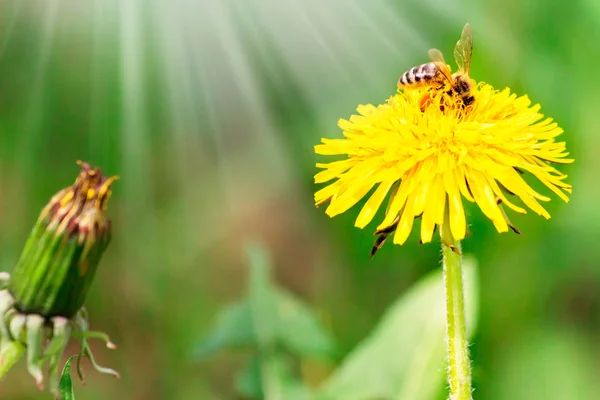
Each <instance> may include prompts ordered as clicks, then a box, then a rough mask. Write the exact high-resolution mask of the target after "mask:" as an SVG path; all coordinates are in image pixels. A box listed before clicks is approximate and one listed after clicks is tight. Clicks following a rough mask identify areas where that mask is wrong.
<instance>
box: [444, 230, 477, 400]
mask: <svg viewBox="0 0 600 400" xmlns="http://www.w3.org/2000/svg"><path fill="white" fill-rule="evenodd" d="M446 222H448V221H446ZM441 236H442V251H443V256H444V283H445V287H446V340H447V346H448V348H447V353H448V383H449V385H450V400H471V399H472V398H473V397H472V394H471V363H470V360H469V348H468V343H467V328H466V323H465V304H464V291H463V277H462V266H461V250H460V242H459V241H458V240H455V239H454V237H453V236H452V232H451V231H450V224H448V223H445V224H443V225H442V227H441Z"/></svg>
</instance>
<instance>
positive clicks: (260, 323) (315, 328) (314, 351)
mask: <svg viewBox="0 0 600 400" xmlns="http://www.w3.org/2000/svg"><path fill="white" fill-rule="evenodd" d="M248 253H249V259H250V270H251V274H250V282H249V291H248V292H249V293H248V298H247V299H245V300H242V301H240V302H238V303H236V304H234V305H232V306H230V307H227V308H226V309H224V310H223V311H221V313H220V315H219V317H218V319H217V322H216V324H215V327H214V328H213V330H212V331H211V332H210V333H209V334H208V335H207V336H206V338H205V339H204V340H202V341H201V342H200V344H199V345H198V346H197V347H196V349H195V351H194V355H195V356H196V357H200V358H204V357H207V356H209V355H211V354H213V353H215V352H217V351H219V350H222V349H225V348H230V347H239V346H248V347H251V346H253V347H255V348H257V349H259V350H261V351H268V350H270V349H271V348H274V347H276V346H279V345H280V346H283V347H284V348H285V349H286V350H288V351H290V352H292V353H293V354H295V355H297V356H300V357H317V358H318V357H321V358H330V357H331V356H332V355H333V353H334V350H335V341H334V339H333V337H332V336H331V334H329V332H327V331H326V330H325V329H324V328H323V327H322V326H321V324H320V323H319V321H318V319H317V318H316V317H315V316H314V315H313V312H312V310H311V309H310V308H309V307H307V306H306V305H304V304H303V303H302V302H301V301H300V300H298V299H297V298H296V297H295V296H293V295H292V294H291V293H289V292H288V291H286V290H283V289H281V288H278V287H276V286H275V285H273V284H272V282H271V280H270V278H269V272H270V266H269V261H268V258H267V255H266V253H265V251H264V250H262V249H261V248H260V247H257V246H253V247H250V248H249V251H248Z"/></svg>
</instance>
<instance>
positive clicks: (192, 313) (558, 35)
mask: <svg viewBox="0 0 600 400" xmlns="http://www.w3.org/2000/svg"><path fill="white" fill-rule="evenodd" d="M466 22H469V23H470V24H471V25H472V26H473V31H474V42H475V44H474V46H475V48H474V56H473V62H472V71H471V72H472V73H471V75H472V76H473V77H474V78H475V79H476V80H485V81H487V82H489V83H491V84H493V85H494V86H496V87H498V88H503V87H505V86H510V87H511V88H512V89H513V90H514V91H515V92H516V93H519V94H525V93H526V94H528V95H529V96H530V97H531V98H532V100H533V101H534V102H536V103H537V102H539V103H540V104H542V106H543V107H542V112H544V113H545V114H547V115H549V116H552V117H553V118H555V119H556V120H557V121H558V122H559V124H560V125H561V126H562V127H563V128H564V130H565V134H564V135H563V136H562V137H561V138H562V139H563V140H566V141H567V143H568V146H567V148H568V149H569V151H570V152H571V154H572V155H573V157H574V158H575V159H576V163H575V164H573V165H569V166H566V167H560V169H561V170H562V171H563V172H565V173H567V174H569V179H568V182H569V183H571V184H572V185H573V188H574V190H573V195H572V198H571V201H570V203H569V204H567V205H565V204H564V203H562V202H561V201H560V200H559V199H557V198H556V197H553V200H552V202H551V203H550V204H549V205H548V209H549V211H550V212H551V214H552V219H551V220H550V221H545V220H544V219H543V218H540V217H538V216H536V215H533V214H532V213H529V214H528V215H525V216H521V215H514V214H511V218H512V221H513V222H514V223H515V224H516V225H517V226H518V227H519V228H520V230H521V231H522V232H523V235H522V236H517V235H514V234H508V233H507V234H502V235H499V234H497V233H496V232H495V230H494V228H493V225H492V224H491V222H489V221H487V220H485V218H484V217H483V215H482V214H481V212H480V211H479V210H477V209H475V208H471V209H470V210H469V213H470V214H469V216H468V220H469V222H470V224H471V225H470V231H471V233H472V235H471V236H470V237H469V238H467V239H466V240H465V241H464V244H463V246H464V251H465V252H466V253H471V254H473V255H474V256H475V257H476V258H477V259H478V262H479V302H480V303H479V316H478V321H479V325H478V328H477V333H476V335H475V337H474V339H473V344H472V346H471V350H472V354H473V359H474V385H475V398H477V399H492V400H496V399H497V400H504V399H598V398H600V268H599V260H600V246H598V243H597V241H598V239H599V238H600V213H599V200H600V185H599V184H598V176H599V175H598V172H600V161H599V160H600V157H598V156H597V154H598V152H599V151H600V134H598V130H599V129H600V114H599V113H598V109H600V96H598V91H599V89H600V79H599V78H598V74H597V71H598V63H599V62H600V52H599V51H598V42H599V40H600V31H599V29H598V26H599V25H600V3H598V2H594V1H590V0H588V1H579V0H575V1H569V2H559V1H543V0H535V1H530V2H521V1H517V0H507V1H499V0H487V1H483V2H475V1H473V0H462V1H440V0H438V1H436V0H427V1H418V2H417V1H397V0H394V1H392V0H369V1H366V0H363V1H361V0H337V1H336V0H221V1H204V0H199V1H191V0H163V1H158V0H88V1H81V0H79V1H76V0H21V1H18V0H17V1H15V0H11V1H9V0H4V1H1V2H0V250H1V254H2V256H1V258H0V262H1V267H2V268H0V269H3V270H10V269H11V268H12V265H13V264H14V263H15V262H16V260H17V258H18V256H19V253H20V251H21V248H22V245H23V243H24V241H25V239H26V237H27V235H28V232H29V230H30V229H31V227H32V224H33V222H34V220H35V218H36V217H37V214H38V212H39V211H40V210H41V208H42V207H43V205H44V203H45V202H46V201H47V200H48V199H49V197H50V196H51V195H52V194H53V193H54V192H56V191H57V190H58V189H59V188H62V187H64V186H67V185H69V184H70V183H71V182H72V180H73V179H74V178H75V176H76V174H77V167H76V165H75V161H76V160H78V159H83V160H86V161H89V162H91V163H93V164H95V165H98V166H100V167H101V168H102V169H103V171H104V172H105V173H106V174H118V175H120V176H121V180H120V181H118V182H117V183H116V184H115V186H114V194H113V198H112V199H111V202H110V208H109V215H110V217H111V218H112V220H113V224H114V239H113V240H114V241H113V243H112V245H111V246H110V247H109V249H108V251H107V253H106V255H105V257H104V259H103V262H102V264H101V268H100V270H99V272H98V274H97V277H96V280H95V284H94V286H93V288H92V290H91V293H90V295H89V297H88V301H87V305H88V309H89V311H90V315H91V326H92V328H93V329H94V328H95V329H101V330H103V331H106V332H108V333H109V334H111V336H112V339H113V341H114V342H115V343H117V345H118V346H119V349H118V350H117V351H114V352H112V351H109V350H107V349H105V348H103V346H101V345H100V344H96V345H95V346H94V349H95V352H96V356H97V358H98V360H99V361H100V362H102V363H103V364H105V365H108V366H111V367H114V368H115V369H117V370H118V371H120V372H121V374H122V376H123V378H122V379H121V380H120V381H116V380H114V379H112V378H110V377H104V376H99V374H97V373H95V372H94V371H93V370H92V369H91V368H87V371H88V383H87V385H86V387H83V388H82V387H81V386H80V385H79V384H78V383H77V384H76V394H77V398H78V399H85V400H95V399H140V400H141V399H144V400H146V399H148V400H153V399H236V398H239V397H238V395H237V394H236V392H235V390H234V389H233V380H234V379H233V375H234V373H235V372H236V371H238V370H239V369H240V368H241V367H242V365H243V364H244V359H245V354H244V353H243V352H236V351H227V352H221V353H219V354H218V355H216V356H214V357H211V358H209V359H207V360H202V361H198V360H194V359H193V357H192V356H191V352H192V349H193V348H194V346H195V344H196V343H197V342H198V341H199V340H200V338H202V337H203V336H204V335H205V334H206V333H207V332H208V331H209V330H210V329H211V327H212V326H213V324H214V320H215V318H216V316H217V314H218V313H219V310H221V309H222V308H223V307H224V306H225V305H228V304H230V303H232V302H234V301H236V300H238V299H240V298H242V297H243V296H244V294H245V291H246V289H245V288H246V281H247V277H248V269H247V266H246V264H247V263H246V256H245V252H244V245H245V243H246V242H247V241H249V240H251V241H258V242H260V243H262V244H263V246H265V247H266V248H267V249H268V250H269V252H270V254H271V258H272V260H273V266H274V277H275V278H274V279H275V280H276V281H277V282H278V283H279V285H280V286H283V287H285V288H287V289H288V290H290V291H291V292H293V293H295V294H296V295H297V296H298V297H300V298H302V299H304V301H305V302H306V303H308V304H310V306H311V307H312V308H313V309H314V310H315V312H316V314H317V315H318V316H319V318H320V320H321V321H322V322H323V323H324V324H325V326H326V327H327V329H328V330H329V331H331V332H332V333H333V335H334V336H335V338H336V340H337V343H338V353H339V354H338V356H337V357H336V358H335V359H334V360H332V361H331V362H329V363H327V362H320V363H313V364H309V365H308V366H307V367H306V368H305V369H304V370H303V374H304V375H305V376H304V377H305V379H306V380H307V381H309V382H311V383H314V384H316V383H318V382H320V381H321V380H322V379H324V378H325V377H326V376H327V374H328V373H329V371H331V370H332V369H333V368H335V365H336V364H337V363H339V362H340V361H341V360H342V359H343V357H344V356H345V355H346V354H347V353H348V352H350V351H351V350H352V349H353V348H354V347H355V346H356V345H357V343H359V342H360V341H361V339H363V338H364V337H365V336H366V335H367V334H368V333H369V332H370V331H371V330H372V329H373V327H374V326H375V325H376V324H377V321H378V320H379V318H380V317H381V315H382V313H383V312H384V311H385V309H386V308H387V307H388V306H389V305H390V304H391V303H392V302H393V301H394V300H395V299H396V298H397V297H398V296H400V295H401V294H402V293H404V291H405V290H407V289H408V288H409V287H411V286H412V285H413V284H414V283H415V282H416V281H418V280H419V279H420V278H421V277H422V276H424V275H425V274H426V273H428V272H429V271H432V270H434V269H436V268H438V265H439V248H438V246H437V244H435V243H433V244H429V245H423V246H419V245H418V244H417V241H418V237H417V236H418V235H415V234H414V233H415V232H413V235H412V239H410V240H409V241H408V243H407V244H406V245H404V246H402V247H399V246H393V245H392V244H389V243H388V244H386V245H385V246H384V247H383V249H381V250H380V252H379V253H378V254H377V256H376V257H375V258H374V259H372V260H371V259H369V250H370V247H371V246H372V243H373V239H374V237H373V236H372V233H373V231H374V229H375V224H371V225H370V226H369V227H368V228H367V229H365V230H364V231H361V230H359V229H356V228H353V221H354V218H355V217H356V215H357V213H358V207H355V208H354V209H352V210H351V211H349V212H347V213H345V214H344V215H343V216H339V217H336V218H334V219H329V218H328V217H327V216H326V215H325V214H324V212H323V210H322V209H316V208H315V207H314V205H313V199H312V196H313V192H314V190H315V185H314V184H313V181H312V179H313V178H312V177H313V175H314V173H315V172H316V168H315V162H316V161H317V158H316V157H315V155H314V152H313V146H314V145H315V144H317V143H318V142H319V140H320V138H321V137H339V136H340V135H341V132H340V130H339V129H338V128H337V126H336V123H337V120H338V119H339V118H347V117H349V116H350V115H351V114H352V113H353V112H354V109H355V107H356V106H357V105H358V104H365V103H374V104H379V103H382V102H383V101H385V99H387V98H388V97H389V96H390V95H392V94H393V93H394V91H395V89H396V81H397V79H398V77H399V76H400V74H402V73H403V72H404V71H405V70H406V69H408V68H410V67H412V66H413V65H416V64H420V63H422V62H426V61H427V50H428V49H429V48H430V47H437V48H440V49H441V50H442V51H443V52H444V53H445V54H446V58H447V59H448V60H450V59H451V52H452V48H453V46H454V43H455V42H456V40H457V39H458V37H459V35H460V31H461V29H462V27H463V25H464V24H465V23H466ZM542 193H548V192H547V191H542ZM75 351H76V348H75V347H73V348H72V349H71V351H70V353H74V352H75ZM395 357H398V358H402V354H396V355H395ZM441 368H443V367H441ZM0 397H1V398H3V399H16V400H22V399H44V398H50V396H49V394H48V393H41V392H38V391H37V389H36V388H35V385H34V383H33V380H32V379H31V378H30V377H29V376H28V375H27V374H26V368H25V365H24V364H23V363H21V364H19V366H18V367H17V368H15V370H14V371H11V373H10V374H9V375H8V377H7V378H6V379H4V380H3V382H2V383H1V384H0ZM342 400H343V399H342ZM408 400H410V399H408Z"/></svg>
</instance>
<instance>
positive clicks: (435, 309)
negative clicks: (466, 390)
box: [317, 258, 477, 400]
mask: <svg viewBox="0 0 600 400" xmlns="http://www.w3.org/2000/svg"><path fill="white" fill-rule="evenodd" d="M463 279H464V287H465V292H466V293H465V303H466V310H465V313H466V318H467V324H468V327H467V329H468V331H469V333H470V334H471V335H472V333H473V331H474V327H475V320H476V315H477V313H476V309H477V307H476V305H477V296H476V293H477V289H476V283H477V279H476V267H475V261H474V260H473V259H471V258H466V259H465V260H464V262H463ZM445 320H446V313H445V295H444V282H443V276H442V271H441V269H439V270H438V271H436V272H434V273H432V274H430V275H429V276H428V277H426V278H424V279H422V280H421V281H420V282H418V283H417V284H416V285H415V286H413V287H412V288H411V289H410V290H409V291H408V292H407V293H406V294H405V295H403V296H402V297H401V298H400V299H398V300H397V301H396V303H394V304H393V305H392V306H391V307H390V308H389V309H388V310H387V311H386V313H385V315H384V316H383V318H382V319H381V322H380V323H379V324H378V326H377V327H376V328H375V330H374V331H373V332H372V333H371V335H370V336H369V337H367V338H366V339H365V340H364V341H363V342H362V343H360V344H359V346H358V347H357V348H356V350H354V351H353V352H352V353H351V354H350V355H349V356H348V357H347V358H346V360H345V361H344V362H343V363H342V365H341V366H340V367H339V368H338V370H337V371H336V372H335V373H334V375H333V376H331V377H330V378H329V379H328V380H327V381H326V382H325V383H324V384H323V386H322V388H321V390H320V391H319V393H318V396H317V399H319V400H338V399H344V400H365V399H376V398H377V399H379V398H381V399H398V400H404V399H411V400H431V399H435V398H437V397H438V396H439V394H440V393H441V391H442V388H443V382H444V376H445V368H446V366H445V345H446V342H445V330H446V326H445Z"/></svg>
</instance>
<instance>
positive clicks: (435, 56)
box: [429, 49, 452, 83]
mask: <svg viewBox="0 0 600 400" xmlns="http://www.w3.org/2000/svg"><path fill="white" fill-rule="evenodd" d="M429 59H430V60H431V61H432V62H433V63H434V64H435V67H436V68H437V69H438V71H440V73H441V74H442V76H443V77H444V78H445V79H446V80H447V81H448V82H450V83H452V71H450V67H449V66H448V64H446V61H445V60H444V55H443V54H442V52H441V51H439V50H438V49H430V50H429Z"/></svg>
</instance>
